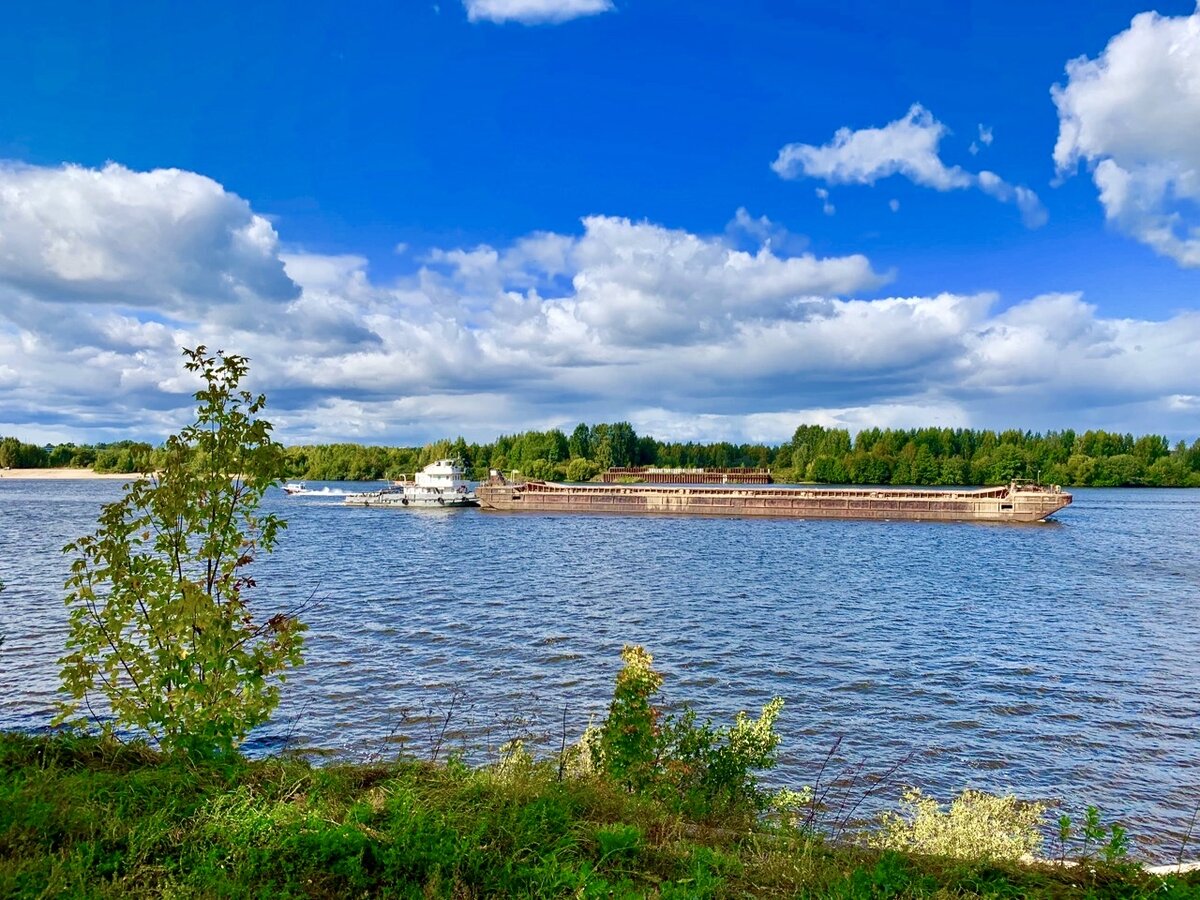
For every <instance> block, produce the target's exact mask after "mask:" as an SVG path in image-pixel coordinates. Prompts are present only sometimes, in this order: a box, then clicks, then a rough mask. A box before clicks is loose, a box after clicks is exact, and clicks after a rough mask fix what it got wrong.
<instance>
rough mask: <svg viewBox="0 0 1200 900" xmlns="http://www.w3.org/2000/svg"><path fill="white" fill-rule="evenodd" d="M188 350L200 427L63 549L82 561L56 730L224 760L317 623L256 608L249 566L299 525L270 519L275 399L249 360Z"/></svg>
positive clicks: (275, 465)
mask: <svg viewBox="0 0 1200 900" xmlns="http://www.w3.org/2000/svg"><path fill="white" fill-rule="evenodd" d="M183 355H184V358H185V360H186V361H185V364H184V365H185V367H186V368H187V369H188V370H189V371H191V372H197V373H199V375H200V377H201V378H202V379H203V380H204V384H205V386H204V388H203V389H202V390H200V391H198V392H197V393H196V394H195V398H196V401H197V402H198V404H199V409H198V411H197V417H196V421H195V422H194V423H193V424H191V425H189V426H187V427H186V428H184V429H183V430H182V431H181V432H180V433H179V434H176V435H172V436H171V437H170V438H169V439H168V440H167V442H166V444H165V446H164V448H163V449H162V451H160V453H159V454H157V455H158V457H159V464H158V471H157V472H155V473H154V474H153V475H148V476H144V477H141V478H139V479H137V480H136V481H133V482H132V483H130V484H127V485H125V488H124V496H123V497H122V498H121V499H120V500H117V501H115V502H113V503H109V504H107V505H106V506H105V507H104V508H103V510H102V512H101V514H100V518H99V521H98V527H97V529H96V531H95V533H94V534H91V535H87V536H86V537H81V538H79V539H78V540H76V541H74V542H72V543H70V544H68V545H67V546H66V547H64V548H63V552H64V553H71V554H74V555H75V559H74V561H73V563H72V565H71V575H70V577H69V578H68V579H67V582H66V588H67V590H68V592H69V593H68V596H67V599H66V602H67V606H68V607H69V609H70V635H69V637H68V640H67V654H66V655H65V656H64V657H63V658H62V659H61V660H60V663H61V665H62V687H63V692H64V694H65V695H66V698H65V699H64V700H63V702H62V704H61V709H60V714H59V716H58V718H57V720H56V721H57V722H59V723H63V722H66V723H71V724H87V723H89V722H90V723H92V724H99V725H100V726H101V728H102V730H103V731H104V732H106V733H108V734H112V733H114V732H115V731H117V730H123V729H130V728H132V729H134V730H135V731H137V732H140V733H142V734H144V735H145V736H147V737H148V738H149V739H150V740H152V741H153V742H155V743H156V744H158V745H159V746H160V747H161V748H162V749H164V750H168V751H172V752H185V753H191V754H200V755H212V754H218V753H228V752H232V751H233V750H234V748H236V747H237V745H238V744H239V743H240V742H241V741H242V739H244V738H245V736H246V735H247V734H248V733H249V732H250V730H251V729H253V728H254V727H255V726H257V725H260V724H262V723H263V722H265V721H266V720H267V719H268V718H269V717H270V715H271V713H272V712H273V711H274V709H275V707H276V706H277V705H278V702H279V685H280V683H281V682H283V681H284V680H285V678H286V670H287V668H288V667H289V666H296V665H299V664H300V663H301V661H302V656H301V651H302V647H303V632H304V630H305V626H304V625H303V623H301V622H300V621H299V619H298V618H297V617H296V615H295V614H294V612H282V613H278V614H275V615H272V616H269V617H260V616H256V615H255V613H254V611H252V610H251V609H250V607H249V606H248V605H247V602H246V594H247V592H248V591H249V590H250V589H251V588H253V587H255V582H254V579H253V578H252V577H251V576H250V574H249V570H248V567H249V566H250V564H251V563H252V562H253V561H254V558H255V555H256V554H257V553H259V552H270V550H271V549H272V548H273V547H274V546H275V540H276V536H277V535H278V533H279V531H280V529H282V528H284V527H286V523H285V522H283V521H282V520H281V519H279V518H278V517H277V516H275V515H272V514H269V513H268V514H260V512H259V505H260V503H261V501H262V498H263V495H264V493H265V492H266V490H267V489H268V487H270V486H271V485H272V484H273V483H275V482H276V481H278V480H279V478H280V476H281V475H282V469H283V461H284V456H283V448H282V447H281V446H280V445H279V444H278V443H276V442H275V441H274V440H273V439H272V437H271V425H270V423H269V422H267V421H265V420H263V419H260V418H258V414H259V413H260V412H261V411H262V409H263V407H264V405H265V403H266V398H265V397H263V396H262V395H258V396H253V395H251V394H250V393H249V392H247V391H245V390H241V389H240V388H239V384H240V383H241V381H242V379H243V378H244V377H245V376H246V374H247V372H248V365H247V360H246V359H245V358H244V357H241V356H236V355H234V354H225V353H222V352H220V351H218V352H216V353H215V354H210V353H209V352H208V350H207V348H205V347H204V346H199V347H196V348H195V349H194V350H188V349H185V350H184V351H183ZM97 694H98V695H99V696H100V697H102V698H103V700H104V701H105V702H104V704H103V705H102V707H101V709H100V710H99V711H97V709H96V707H95V706H94V705H93V703H92V700H93V698H94V697H95V696H96V695H97ZM101 715H104V718H103V720H101Z"/></svg>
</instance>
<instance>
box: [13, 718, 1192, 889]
mask: <svg viewBox="0 0 1200 900" xmlns="http://www.w3.org/2000/svg"><path fill="white" fill-rule="evenodd" d="M0 896H3V897H43V896H54V897H59V896H64V897H85V898H92V897H95V898H103V897H339V898H340V897H375V896H378V897H464V898H469V897H493V896H513V897H566V896H582V897H645V896H652V897H794V896H798V897H845V898H857V897H971V896H984V897H1131V898H1132V897H1158V898H1183V897H1198V896H1200V875H1189V876H1181V877H1171V878H1167V879H1159V878H1156V877H1153V876H1149V875H1145V874H1143V873H1141V872H1140V871H1139V870H1136V869H1134V868H1133V867H1130V866H1124V867H1121V866H1116V867H1111V866H1105V865H1103V864H1101V863H1099V862H1097V863H1095V864H1094V865H1093V864H1089V865H1086V866H1077V867H1075V868H1072V869H1066V868H1062V867H1056V866H1051V865H1046V866H1022V865H1019V864H1015V863H999V862H966V861H961V860H952V859H949V858H944V857H936V856H920V855H908V854H902V853H897V852H893V851H886V850H873V849H865V848H859V847H843V846H835V845H832V844H829V843H826V842H825V841H824V840H823V839H822V838H820V837H819V836H816V835H813V834H809V833H805V832H804V831H802V830H800V829H796V828H790V827H781V826H769V825H764V824H754V823H751V824H747V823H746V821H745V819H744V818H738V819H737V820H735V821H730V822H721V821H699V820H694V819H691V818H688V817H687V815H685V814H684V813H681V812H678V811H673V810H672V808H671V807H670V806H669V805H667V804H664V803H663V802H662V801H660V800H656V799H652V798H648V797H646V796H644V795H641V794H639V793H635V792H630V791H628V790H627V789H625V788H622V787H621V786H619V785H616V784H614V783H613V782H611V781H610V780H606V779H602V778H600V777H588V776H582V777H581V776H576V777H566V778H560V772H559V767H558V764H557V761H553V760H546V761H535V760H533V759H531V758H530V757H528V756H527V755H525V754H522V753H519V752H510V753H508V754H506V755H505V756H504V757H503V758H502V760H501V762H499V763H497V764H495V765H492V766H488V767H483V768H470V767H468V766H466V765H464V764H463V763H462V762H461V761H459V760H458V759H457V758H454V757H451V758H450V760H448V761H446V762H443V763H437V764H435V763H430V762H424V761H417V760H400V761H397V762H392V763H387V764H368V765H329V766H325V767H316V766H313V765H310V764H309V763H307V762H305V761H303V760H299V759H289V758H271V759H265V760H257V761H250V760H246V759H244V758H241V757H236V756H234V757H228V758H224V759H223V760H218V761H213V760H210V761H203V762H195V761H191V762H189V761H187V760H186V759H180V758H172V757H166V756H161V755H159V754H157V753H155V752H153V751H150V750H148V749H146V748H145V747H143V746H138V745H128V744H127V745H119V744H115V743H111V742H104V741H101V740H98V739H94V738H80V737H70V736H65V735H59V736H42V737H30V736H24V735H15V734H3V735H0Z"/></svg>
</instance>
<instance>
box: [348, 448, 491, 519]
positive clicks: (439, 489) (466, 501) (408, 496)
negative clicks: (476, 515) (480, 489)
mask: <svg viewBox="0 0 1200 900" xmlns="http://www.w3.org/2000/svg"><path fill="white" fill-rule="evenodd" d="M342 502H343V503H345V504H346V505H347V506H387V507H393V506H400V507H410V508H411V507H417V508H420V507H424V508H447V507H450V508H453V507H456V506H478V505H479V502H478V501H477V500H476V499H475V493H474V492H473V491H472V490H471V484H470V482H468V481H467V480H466V479H465V478H463V469H462V466H460V465H459V464H458V461H457V460H454V459H439V460H438V461H437V462H435V463H430V464H429V465H427V466H426V467H425V468H424V469H422V470H421V471H420V472H418V473H417V474H416V477H415V478H414V480H412V481H409V480H408V479H407V478H401V479H400V480H399V481H395V482H393V483H392V486H391V487H386V488H383V489H382V490H379V491H365V492H363V493H361V494H350V495H349V496H347V497H346V499H345V500H343V501H342Z"/></svg>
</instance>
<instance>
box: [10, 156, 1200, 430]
mask: <svg viewBox="0 0 1200 900" xmlns="http://www.w3.org/2000/svg"><path fill="white" fill-rule="evenodd" d="M108 171H109V170H108V169H104V170H99V171H98V172H93V173H92V174H93V175H95V176H98V177H100V178H101V179H102V178H103V177H104V175H103V173H105V172H108ZM38 173H40V174H39V177H42V178H44V179H46V183H45V193H46V196H48V197H58V196H61V195H63V193H64V192H65V191H67V188H65V187H63V186H62V185H59V184H56V183H55V180H56V179H59V178H61V179H65V180H66V181H67V184H68V186H69V185H71V184H73V183H74V179H76V178H78V173H76V172H73V171H70V170H64V169H43V170H38ZM27 174H28V173H27ZM116 174H117V175H118V176H119V180H121V181H122V182H123V180H124V179H125V178H126V176H127V174H136V173H126V172H125V171H124V170H120V171H118V172H117V173H116ZM168 183H169V184H171V185H178V184H195V185H197V186H198V187H199V188H200V190H198V191H197V192H196V193H195V195H194V196H196V197H201V198H207V199H206V201H205V203H208V202H211V201H212V198H213V197H216V198H218V200H219V203H218V205H219V206H220V207H221V208H222V209H224V208H226V207H227V208H228V209H232V210H238V211H240V212H238V214H237V215H232V214H227V215H218V216H209V217H207V218H205V219H204V220H203V221H204V223H206V224H205V225H204V229H207V230H206V231H204V230H203V229H202V230H201V231H200V232H198V231H197V229H198V228H200V226H198V225H197V224H196V223H195V222H193V221H192V220H191V218H190V217H189V216H187V215H184V216H182V217H181V219H180V220H179V221H178V222H172V221H170V220H168V219H160V220H157V226H156V227H157V231H154V232H149V231H148V232H146V235H145V237H144V239H145V240H150V241H152V242H153V243H152V244H151V246H148V247H146V248H144V252H142V253H141V254H140V255H138V256H136V257H135V256H133V255H131V254H130V253H129V252H126V251H125V250H121V251H120V252H118V251H116V250H111V249H110V248H109V244H108V243H105V242H100V244H99V246H101V247H102V248H103V249H104V251H105V252H106V253H110V254H114V255H116V256H117V257H118V258H120V259H123V260H125V266H126V268H125V269H124V270H122V277H121V279H114V278H112V277H110V275H109V269H108V268H107V267H105V266H97V267H94V268H93V269H92V270H91V271H90V272H89V271H82V270H79V271H77V272H76V277H75V282H74V283H73V286H72V291H73V293H71V294H69V295H68V294H66V293H64V291H63V289H62V288H61V285H60V281H61V278H62V276H61V272H60V269H59V267H58V261H57V260H56V259H55V258H53V257H50V258H47V257H38V256H35V257H34V261H33V262H31V261H29V260H24V261H22V267H21V268H19V270H18V269H16V268H15V267H13V266H11V265H10V266H9V267H8V268H6V269H0V386H2V387H3V390H2V391H0V433H15V434H19V435H21V436H23V437H25V439H33V440H41V439H55V440H61V439H64V438H74V439H85V440H103V439H106V438H107V439H112V438H117V437H125V436H131V435H133V436H145V437H148V438H150V439H156V440H157V439H161V438H162V437H163V436H164V435H166V434H168V433H170V432H171V431H173V430H175V429H176V428H178V426H179V425H180V424H181V423H182V422H185V421H187V419H188V417H189V415H190V407H191V399H190V396H189V395H190V392H191V391H192V390H193V389H194V385H193V383H192V381H191V379H190V376H188V375H186V374H185V373H181V371H180V365H179V348H180V347H181V346H189V345H193V344H195V343H198V342H205V343H207V344H208V345H209V346H211V347H221V348H224V349H228V350H230V351H234V352H238V353H242V354H245V355H248V356H250V357H251V359H252V360H253V364H252V377H253V382H254V383H253V387H254V388H255V389H258V390H263V391H265V392H266V393H267V395H268V397H269V398H270V404H271V405H270V411H269V417H270V418H271V419H272V421H274V422H275V423H276V425H277V426H278V433H279V434H280V436H281V437H283V438H284V439H285V440H287V441H289V442H299V441H305V440H323V441H328V440H335V439H338V438H352V439H356V440H372V441H381V442H404V443H408V442H421V441H424V440H427V439H432V438H435V437H440V436H444V435H447V434H458V433H463V434H465V435H467V436H468V437H473V438H491V437H494V436H495V435H496V434H497V433H501V432H511V431H513V430H515V429H523V428H529V427H549V426H554V425H557V426H571V425H573V424H574V423H575V422H578V421H579V420H580V419H586V420H589V421H601V420H614V419H619V418H627V417H632V420H633V421H634V422H635V424H636V425H638V427H639V428H642V429H644V430H647V431H653V432H654V433H656V434H659V435H660V436H662V437H687V436H691V435H695V436H696V437H698V438H705V439H707V438H708V437H712V436H728V437H729V438H730V439H759V438H762V439H774V438H781V437H786V436H787V435H788V434H789V433H790V432H791V430H793V429H794V427H795V425H796V424H798V423H799V422H800V421H820V422H828V423H831V424H834V423H836V424H845V425H847V426H848V427H858V426H860V425H869V424H881V425H886V424H897V425H908V424H914V425H915V424H919V423H938V424H940V423H945V424H949V425H960V424H961V425H988V426H994V425H1005V426H1007V425H1014V426H1019V427H1029V428H1037V427H1042V428H1045V427H1063V426H1067V425H1074V426H1082V427H1110V428H1118V429H1120V430H1154V431H1158V430H1166V431H1168V432H1170V433H1174V434H1195V433H1197V432H1200V404H1198V403H1197V402H1196V401H1195V398H1196V397H1200V373H1198V372H1197V370H1196V367H1195V365H1194V360H1195V358H1196V357H1197V355H1198V351H1200V314H1196V313H1182V314H1179V315H1177V316H1175V317H1173V318H1171V319H1169V320H1166V321H1145V320H1136V319H1112V318H1106V317H1104V316H1102V315H1101V314H1100V313H1099V312H1098V311H1097V310H1096V309H1095V308H1093V307H1091V306H1089V305H1088V304H1087V303H1085V302H1084V301H1083V299H1082V298H1081V297H1079V296H1078V295H1073V294H1062V295H1057V294H1056V295H1046V296H1041V297H1035V298H1033V299H1031V300H1027V301H1024V302H1019V303H1016V304H1015V305H1012V306H1009V307H1008V308H999V301H998V298H997V297H995V296H993V295H990V294H979V295H967V296H964V295H957V294H941V295H937V296H917V297H912V296H907V297H906V296H891V297H889V296H880V295H879V293H878V291H879V288H880V286H881V284H882V283H883V281H884V279H883V278H882V277H881V276H880V275H879V274H877V273H876V272H875V271H874V269H873V268H872V266H871V265H870V262H869V261H868V260H867V259H866V258H865V257H863V256H860V255H847V256H839V257H817V256H815V255H813V254H811V253H803V252H802V253H796V254H787V253H784V252H783V251H782V250H778V249H776V248H775V243H774V242H775V239H776V235H777V234H778V233H779V231H780V229H779V227H778V226H777V225H775V224H774V223H771V222H770V221H769V220H767V219H765V218H757V219H756V218H753V217H751V216H750V215H749V214H748V213H746V212H745V211H744V210H743V211H742V212H741V214H735V216H734V226H735V231H736V233H735V234H720V235H702V234H695V233H692V232H689V231H686V230H682V229H677V228H668V227H665V226H663V225H659V224H654V223H649V222H634V221H631V220H629V219H625V218H621V217H617V216H590V217H587V218H586V219H584V220H583V221H582V224H581V227H580V229H578V230H577V231H576V232H575V233H571V234H558V233H552V232H535V233H532V234H529V235H526V236H525V237H522V238H519V239H517V240H514V241H512V242H510V243H507V244H503V245H498V246H495V247H486V246H485V247H475V248H468V249H462V248H441V249H437V250H433V251H427V252H425V253H424V255H425V257H426V259H427V262H426V263H425V265H423V266H422V267H421V268H420V269H419V270H418V271H417V272H415V273H413V274H412V275H409V276H405V277H403V278H401V279H399V280H396V281H390V282H386V283H384V282H381V281H379V280H377V279H375V278H372V276H371V274H370V270H369V266H368V262H367V260H366V259H365V258H363V257H360V256H355V255H344V256H320V255H315V254H310V253H291V254H281V253H278V252H277V251H276V252H273V253H272V254H268V255H267V256H269V259H268V260H267V261H268V262H270V263H271V264H270V265H266V263H265V262H264V261H263V258H262V257H261V256H252V257H251V260H252V262H253V264H252V265H251V264H248V263H247V262H246V258H245V257H244V256H242V255H239V254H236V253H228V252H225V251H219V252H212V251H209V252H208V253H207V255H202V257H201V258H203V259H205V260H207V261H208V262H209V263H210V264H212V265H213V266H215V268H214V269H213V271H212V272H210V273H207V278H208V281H205V282H201V283H202V284H208V283H211V284H215V285H218V287H219V286H221V285H226V284H241V285H243V286H245V285H247V284H251V283H252V282H251V281H248V280H247V278H246V276H245V272H246V270H247V267H248V268H249V270H250V271H258V270H260V269H265V270H267V271H271V272H279V273H281V274H280V275H279V277H280V278H281V279H282V280H281V282H280V283H281V284H283V285H284V287H285V288H286V292H285V293H284V295H283V296H276V295H275V294H272V293H264V294H258V293H255V292H254V291H252V290H249V289H248V288H246V289H245V290H244V291H243V293H244V294H245V295H246V296H247V297H248V298H249V299H248V300H246V301H245V303H242V302H241V301H240V300H239V301H236V302H235V301H231V300H229V298H228V296H227V295H226V294H224V293H222V292H221V291H220V290H218V289H216V288H214V289H212V290H211V291H210V292H202V291H197V290H195V289H194V284H195V283H196V282H195V278H194V277H193V276H192V274H191V272H190V270H189V268H188V267H186V266H180V265H177V264H175V263H171V264H168V265H166V266H158V264H157V263H158V260H159V259H160V258H167V259H168V260H169V259H170V257H171V256H172V254H178V253H179V252H181V251H180V250H179V249H178V248H179V247H181V246H196V247H202V248H211V247H218V248H220V247H222V246H224V243H225V242H228V240H229V238H228V235H229V234H230V233H231V231H233V232H236V231H237V230H238V229H239V228H242V227H244V226H245V224H246V223H247V222H252V221H254V219H255V214H254V213H252V212H251V211H250V210H249V209H248V208H246V206H245V204H244V201H241V200H240V199H238V198H236V197H233V196H232V195H229V194H227V193H225V192H223V191H221V190H220V188H219V186H215V185H214V183H212V182H209V181H207V179H198V180H197V181H194V182H193V181H190V180H188V179H184V180H182V181H169V182H168ZM185 194H186V192H185ZM71 196H73V197H74V198H75V203H74V205H73V206H70V205H68V206H66V207H64V206H61V205H58V206H55V205H45V204H44V205H42V206H40V207H39V209H42V210H43V211H45V213H46V215H45V216H44V217H42V220H41V221H40V223H39V226H38V227H39V228H40V229H41V230H40V232H38V233H39V234H40V235H43V236H44V235H56V234H60V233H65V234H69V233H71V230H72V223H73V222H74V221H80V222H90V221H93V220H94V219H95V217H96V216H97V215H99V212H100V211H103V212H104V213H105V214H109V215H113V216H114V217H115V218H113V219H112V226H113V228H114V229H116V230H118V231H119V230H120V229H121V227H123V225H124V222H125V220H124V219H122V218H120V215H124V216H128V217H129V218H131V219H132V220H135V221H136V219H137V218H138V214H137V211H136V206H135V205H133V204H130V206H129V209H126V210H124V211H123V212H122V211H120V210H114V208H113V207H112V206H111V205H110V204H109V202H108V200H107V199H106V197H107V193H106V192H105V191H93V192H76V193H75V194H73V195H71ZM192 196H193V195H191V194H186V195H185V197H183V198H181V197H178V196H174V195H171V194H170V193H169V192H167V193H166V194H165V195H163V194H158V193H154V192H152V193H147V194H146V195H144V196H140V198H139V202H140V203H142V204H144V205H145V206H146V207H147V210H146V213H145V214H146V215H148V216H158V215H160V212H159V211H160V210H161V208H162V207H163V205H164V204H165V205H168V206H169V205H170V204H171V203H175V204H179V206H180V208H182V209H190V207H189V206H188V202H192V201H188V200H187V198H188V197H192ZM30 202H31V200H30V198H29V197H28V195H27V194H24V193H22V194H18V193H16V192H5V191H0V221H15V220H16V218H15V217H16V216H17V215H18V214H20V215H24V214H25V213H24V212H23V210H24V209H25V207H26V206H27V205H28V204H29V203H30ZM14 204H15V205H16V206H17V207H18V208H19V209H18V210H17V211H14V210H13V209H12V208H10V207H11V206H13V205H14ZM201 207H202V208H206V206H205V204H203V203H202V204H201ZM118 213H120V215H118ZM739 222H740V223H741V224H740V225H739V224H738V223H739ZM177 230H182V231H183V232H184V234H185V235H186V237H187V240H186V241H185V240H184V239H183V237H181V235H180V234H178V233H176V231H177ZM755 232H757V233H758V235H759V236H758V244H757V246H755V247H753V248H751V249H745V248H744V247H743V246H742V245H743V244H744V243H745V242H746V241H747V240H748V239H749V238H751V237H753V235H754V233H755ZM0 233H3V234H5V236H6V237H7V234H8V232H7V231H5V232H0ZM205 235H206V237H205ZM23 239H24V238H23ZM273 239H274V238H273V232H272V240H273ZM39 240H48V238H45V237H41V238H39ZM108 240H109V241H116V240H117V238H116V236H113V237H110V238H108ZM189 242H190V243H189ZM118 244H119V241H118ZM34 245H35V244H31V246H34ZM122 253H124V254H125V255H124V256H122V255H121V254H122ZM4 258H6V259H7V257H4ZM39 260H40V262H38V261H39ZM14 271H19V275H20V277H19V279H18V278H17V277H16V276H15V275H14ZM139 274H141V275H144V278H145V280H146V281H150V282H153V283H155V284H157V285H158V286H159V287H160V289H161V296H162V297H163V298H164V300H163V302H162V304H161V307H157V306H155V305H154V303H153V300H152V298H151V297H150V296H149V295H148V294H142V293H137V291H136V290H135V287H136V284H137V282H138V281H139ZM18 282H19V283H18ZM268 283H273V282H268ZM113 284H116V285H117V286H118V287H121V286H122V285H125V287H121V289H120V290H118V291H114V293H113V294H112V295H111V298H110V299H105V294H104V291H105V289H106V286H111V285H113ZM210 293H211V297H210V296H209V294H210ZM864 295H865V296H866V297H870V299H865V298H864ZM128 296H134V297H135V298H137V299H139V301H140V302H139V303H138V304H134V303H132V302H129V300H128V299H127V298H128ZM206 298H207V299H206ZM243 307H245V308H246V309H248V310H249V311H250V314H245V315H231V314H230V311H231V308H232V309H233V310H235V311H236V310H240V309H243Z"/></svg>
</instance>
